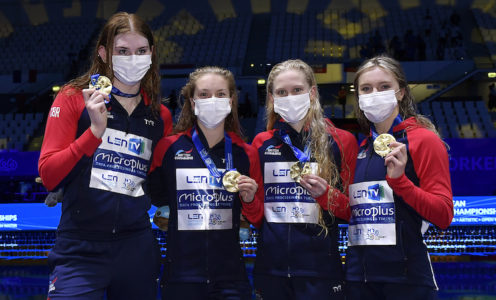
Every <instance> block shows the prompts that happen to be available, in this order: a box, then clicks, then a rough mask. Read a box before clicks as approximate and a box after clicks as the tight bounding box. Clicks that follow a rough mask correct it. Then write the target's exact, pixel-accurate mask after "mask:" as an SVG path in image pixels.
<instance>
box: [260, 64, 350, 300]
mask: <svg viewBox="0 0 496 300" xmlns="http://www.w3.org/2000/svg"><path fill="white" fill-rule="evenodd" d="M266 109H267V118H268V120H267V131H265V132H262V133H260V134H259V135H257V136H256V137H255V139H254V141H253V146H255V147H256V148H257V149H258V153H259V156H260V165H261V168H262V170H263V171H262V173H263V174H264V191H265V198H264V207H263V208H261V209H263V211H264V217H263V220H261V227H260V237H259V239H258V250H257V259H256V262H255V270H254V273H255V275H254V279H255V289H256V290H257V292H258V293H260V294H261V296H262V297H263V299H265V300H267V299H269V300H270V299H343V297H344V287H343V286H342V283H343V280H344V277H343V270H342V265H341V255H340V253H339V250H338V220H337V219H336V218H340V219H345V220H347V219H348V218H349V207H348V197H347V195H346V191H347V187H348V184H349V183H350V181H351V180H352V176H351V175H352V172H353V170H354V167H355V160H356V153H357V148H358V147H357V142H356V139H355V137H354V136H353V135H352V134H350V133H349V132H346V131H343V130H339V129H337V128H336V127H334V125H333V124H332V123H331V122H330V121H329V120H327V119H325V118H324V117H323V114H322V108H321V106H320V102H319V93H318V89H317V84H316V80H315V75H314V73H313V71H312V69H311V68H310V66H309V65H307V64H306V63H305V62H303V61H301V60H287V61H284V62H282V63H279V64H277V65H275V66H274V67H273V68H272V70H271V72H270V74H269V77H268V82H267V101H266Z"/></svg>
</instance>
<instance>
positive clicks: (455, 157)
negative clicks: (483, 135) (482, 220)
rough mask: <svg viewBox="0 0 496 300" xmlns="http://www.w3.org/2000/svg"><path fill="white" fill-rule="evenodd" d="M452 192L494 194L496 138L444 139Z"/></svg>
mask: <svg viewBox="0 0 496 300" xmlns="http://www.w3.org/2000/svg"><path fill="white" fill-rule="evenodd" d="M445 141H446V143H447V144H448V145H449V147H450V150H449V152H448V153H449V155H450V173H451V187H452V189H453V195H455V196H484V195H496V139H445Z"/></svg>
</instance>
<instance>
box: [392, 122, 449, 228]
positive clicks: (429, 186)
mask: <svg viewBox="0 0 496 300" xmlns="http://www.w3.org/2000/svg"><path fill="white" fill-rule="evenodd" d="M414 133H415V134H414ZM408 145H409V147H408V152H409V154H410V157H411V158H412V161H413V166H414V169H415V172H416V174H417V176H418V178H419V181H420V184H419V185H420V186H416V185H414V184H413V182H412V181H411V180H410V179H409V178H408V177H407V176H406V175H405V174H403V175H402V176H400V177H398V178H395V179H393V178H390V177H388V176H386V180H387V182H388V184H389V186H390V187H391V188H392V189H393V191H394V192H395V193H396V194H397V195H399V196H400V197H402V198H403V200H404V201H405V202H406V203H407V204H408V205H410V206H411V207H412V208H413V209H414V210H415V211H416V212H417V213H418V214H420V215H421V216H422V217H423V218H424V219H425V220H427V221H429V222H431V223H432V224H434V225H436V226H438V227H439V228H442V229H445V228H447V227H448V226H449V225H450V224H451V221H452V220H453V194H452V191H451V181H450V173H449V159H448V152H447V151H446V148H445V145H444V144H443V142H442V141H441V139H440V138H439V137H438V136H437V135H435V134H434V133H433V132H431V131H429V130H427V129H423V128H422V129H419V130H418V131H414V132H412V133H410V134H409V135H408Z"/></svg>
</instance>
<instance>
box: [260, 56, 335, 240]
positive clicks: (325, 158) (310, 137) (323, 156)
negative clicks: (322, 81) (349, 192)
mask: <svg viewBox="0 0 496 300" xmlns="http://www.w3.org/2000/svg"><path fill="white" fill-rule="evenodd" d="M288 70H296V71H299V72H301V73H302V74H303V75H304V76H305V80H306V82H307V84H308V86H309V88H312V87H315V97H314V98H315V99H311V101H310V108H309V109H308V113H307V115H306V116H305V119H304V124H305V125H304V128H305V129H306V130H305V131H304V134H305V133H306V134H305V135H304V141H303V143H304V144H305V143H307V141H310V150H311V154H312V157H314V158H315V160H316V161H318V163H319V171H318V172H319V174H318V175H319V176H320V177H322V178H324V179H325V180H326V181H327V182H328V183H329V185H330V186H331V187H332V188H331V189H330V190H329V193H330V194H329V197H328V198H329V199H333V197H332V196H333V195H332V193H335V189H337V188H338V187H339V171H338V168H337V166H336V163H335V161H334V158H333V156H332V151H331V141H332V140H331V139H330V138H329V134H328V132H329V131H328V129H329V128H330V129H331V130H335V128H333V127H334V126H333V125H332V124H330V123H329V122H326V120H325V119H324V114H323V111H322V107H321V106H320V96H319V91H318V89H317V80H316V79H315V74H314V73H313V70H312V68H311V67H310V66H309V65H308V64H306V63H305V62H304V61H302V60H299V59H294V60H286V61H283V62H281V63H278V64H277V65H275V66H274V67H273V68H272V70H271V71H270V73H269V77H268V79H267V99H266V101H265V109H266V111H267V130H271V129H273V128H274V124H275V122H276V121H277V120H279V119H280V118H281V116H280V115H279V114H277V113H276V112H274V102H273V101H270V95H271V94H272V93H273V92H274V80H275V79H276V77H277V76H278V75H279V74H281V73H282V72H284V71H288ZM332 205H333V203H328V206H329V207H330V206H332ZM328 211H329V213H330V214H332V212H331V210H328ZM319 225H320V226H322V228H324V229H325V230H326V232H327V226H325V222H324V220H323V217H322V214H320V215H319Z"/></svg>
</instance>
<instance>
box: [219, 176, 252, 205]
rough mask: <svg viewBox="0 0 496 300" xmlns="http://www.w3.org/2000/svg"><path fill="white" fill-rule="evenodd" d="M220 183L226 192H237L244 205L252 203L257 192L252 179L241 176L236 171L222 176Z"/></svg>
mask: <svg viewBox="0 0 496 300" xmlns="http://www.w3.org/2000/svg"><path fill="white" fill-rule="evenodd" d="M222 183H223V184H224V188H225V189H226V190H227V191H228V192H231V193H236V192H239V195H240V196H241V200H242V201H243V202H246V203H250V202H252V201H253V199H254V198H255V194H256V192H257V190H258V184H257V182H256V181H255V180H254V179H252V178H250V177H248V176H245V175H241V174H240V173H239V172H238V171H234V170H232V171H228V172H226V173H225V174H224V176H223V177H222Z"/></svg>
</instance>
